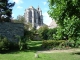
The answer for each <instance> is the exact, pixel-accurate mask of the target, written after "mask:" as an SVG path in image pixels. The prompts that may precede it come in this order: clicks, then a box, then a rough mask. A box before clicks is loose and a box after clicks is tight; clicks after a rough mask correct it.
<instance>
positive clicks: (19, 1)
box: [13, 0, 23, 4]
mask: <svg viewBox="0 0 80 60" xmlns="http://www.w3.org/2000/svg"><path fill="white" fill-rule="evenodd" d="M13 2H15V3H16V4H21V3H23V1H22V0H13Z"/></svg>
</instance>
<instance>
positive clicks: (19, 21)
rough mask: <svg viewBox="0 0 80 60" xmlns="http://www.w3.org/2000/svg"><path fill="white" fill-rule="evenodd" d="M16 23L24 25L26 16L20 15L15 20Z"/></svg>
mask: <svg viewBox="0 0 80 60" xmlns="http://www.w3.org/2000/svg"><path fill="white" fill-rule="evenodd" d="M14 22H15V23H24V22H25V19H24V16H22V15H18V16H17V18H16V19H14Z"/></svg>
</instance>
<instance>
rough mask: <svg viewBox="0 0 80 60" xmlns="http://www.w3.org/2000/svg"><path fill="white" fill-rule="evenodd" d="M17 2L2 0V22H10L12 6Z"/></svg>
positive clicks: (0, 6) (0, 4) (0, 13)
mask: <svg viewBox="0 0 80 60" xmlns="http://www.w3.org/2000/svg"><path fill="white" fill-rule="evenodd" d="M14 5H15V2H13V3H9V0H0V22H3V21H5V22H10V21H11V17H12V16H11V15H12V7H13V6H14Z"/></svg>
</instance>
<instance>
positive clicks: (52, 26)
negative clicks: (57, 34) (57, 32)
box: [49, 20, 57, 28]
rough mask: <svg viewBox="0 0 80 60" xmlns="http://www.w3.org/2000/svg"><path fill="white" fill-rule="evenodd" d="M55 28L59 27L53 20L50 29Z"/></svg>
mask: <svg viewBox="0 0 80 60" xmlns="http://www.w3.org/2000/svg"><path fill="white" fill-rule="evenodd" d="M55 27H57V24H56V22H55V21H54V20H52V22H51V23H50V25H49V28H55Z"/></svg>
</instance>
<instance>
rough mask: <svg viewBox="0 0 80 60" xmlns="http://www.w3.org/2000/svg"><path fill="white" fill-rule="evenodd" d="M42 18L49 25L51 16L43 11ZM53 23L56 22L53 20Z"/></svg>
mask: <svg viewBox="0 0 80 60" xmlns="http://www.w3.org/2000/svg"><path fill="white" fill-rule="evenodd" d="M43 18H44V21H43V22H44V23H45V24H47V25H48V26H49V25H50V23H51V22H52V18H51V17H49V15H48V13H47V12H44V13H43ZM53 21H54V20H53ZM53 24H54V25H56V22H55V21H54V22H53Z"/></svg>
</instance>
